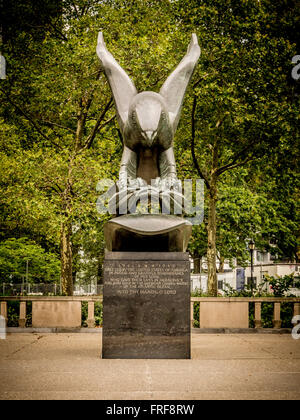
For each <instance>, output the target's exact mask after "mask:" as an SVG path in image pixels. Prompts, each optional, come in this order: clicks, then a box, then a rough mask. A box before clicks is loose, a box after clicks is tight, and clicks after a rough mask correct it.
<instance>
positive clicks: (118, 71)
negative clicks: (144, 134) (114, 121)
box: [96, 32, 137, 130]
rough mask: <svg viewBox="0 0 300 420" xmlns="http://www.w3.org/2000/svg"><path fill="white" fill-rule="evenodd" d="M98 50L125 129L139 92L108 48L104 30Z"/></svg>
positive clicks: (99, 39) (100, 36) (100, 34)
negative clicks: (131, 106)
mask: <svg viewBox="0 0 300 420" xmlns="http://www.w3.org/2000/svg"><path fill="white" fill-rule="evenodd" d="M96 51H97V55H98V57H99V59H100V61H101V63H102V65H103V68H104V71H105V74H106V76H107V79H108V82H109V85H110V87H111V90H112V93H113V97H114V100H115V104H116V108H117V117H118V122H119V125H120V128H121V130H123V128H124V125H125V123H126V121H127V118H128V109H129V104H130V102H131V99H132V98H133V97H134V96H135V95H136V94H137V90H136V88H135V86H134V84H133V82H132V80H131V79H130V77H129V76H128V75H127V74H126V72H125V71H124V70H123V69H122V67H121V66H120V65H119V64H118V63H117V61H116V60H115V59H114V57H113V56H112V54H111V53H110V52H109V51H108V49H107V48H106V45H105V42H104V39H103V34H102V32H99V34H98V43H97V49H96Z"/></svg>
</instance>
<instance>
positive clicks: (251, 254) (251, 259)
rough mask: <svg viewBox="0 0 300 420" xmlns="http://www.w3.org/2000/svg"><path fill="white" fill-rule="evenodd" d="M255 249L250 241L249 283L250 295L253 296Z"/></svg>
mask: <svg viewBox="0 0 300 420" xmlns="http://www.w3.org/2000/svg"><path fill="white" fill-rule="evenodd" d="M254 248H255V243H254V242H253V240H252V239H251V241H250V242H249V250H250V261H251V274H250V282H251V294H253V251H254Z"/></svg>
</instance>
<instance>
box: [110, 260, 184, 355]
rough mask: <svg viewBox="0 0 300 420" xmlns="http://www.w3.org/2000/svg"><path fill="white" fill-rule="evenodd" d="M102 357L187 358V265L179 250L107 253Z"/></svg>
mask: <svg viewBox="0 0 300 420" xmlns="http://www.w3.org/2000/svg"><path fill="white" fill-rule="evenodd" d="M102 355H103V358H112V359H113V358H120V359H121V358H122V359H133V358H136V359H139V358H147V359H164V358H170V359H175V358H176V359H177V358H178V359H188V358H190V263H189V259H188V254H187V253H184V252H162V253H160V252H147V253H146V252H107V253H106V256H105V261H104V290H103V350H102Z"/></svg>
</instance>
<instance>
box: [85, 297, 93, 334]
mask: <svg viewBox="0 0 300 420" xmlns="http://www.w3.org/2000/svg"><path fill="white" fill-rule="evenodd" d="M86 322H87V325H88V328H94V326H95V303H94V302H93V301H89V302H88V319H87V321H86Z"/></svg>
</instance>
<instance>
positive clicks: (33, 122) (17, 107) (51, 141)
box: [0, 89, 62, 150]
mask: <svg viewBox="0 0 300 420" xmlns="http://www.w3.org/2000/svg"><path fill="white" fill-rule="evenodd" d="M0 90H1V92H2V93H4V95H5V96H6V98H7V100H8V102H9V103H10V104H11V105H13V106H14V107H15V108H16V109H17V110H18V111H19V112H20V113H21V114H22V115H23V116H24V117H25V118H26V120H27V121H28V122H30V124H31V125H32V126H33V127H34V128H35V129H36V131H37V132H38V133H39V134H40V135H41V136H42V137H44V139H46V140H47V141H49V142H50V143H52V144H53V145H54V146H55V147H57V148H58V149H60V150H62V147H61V146H60V145H59V144H57V143H56V142H55V141H53V140H51V139H50V138H49V137H48V136H47V135H46V134H45V133H43V132H42V130H41V129H40V128H39V126H38V125H37V123H36V122H35V121H34V119H33V118H32V117H31V116H30V115H29V114H27V113H26V112H25V111H23V109H22V108H21V107H20V106H19V105H17V104H16V103H15V102H14V101H13V100H12V99H11V98H10V97H9V96H8V94H7V93H6V92H5V91H4V90H3V89H0Z"/></svg>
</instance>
